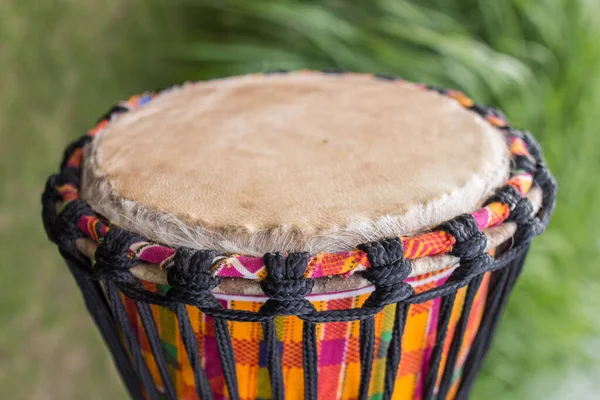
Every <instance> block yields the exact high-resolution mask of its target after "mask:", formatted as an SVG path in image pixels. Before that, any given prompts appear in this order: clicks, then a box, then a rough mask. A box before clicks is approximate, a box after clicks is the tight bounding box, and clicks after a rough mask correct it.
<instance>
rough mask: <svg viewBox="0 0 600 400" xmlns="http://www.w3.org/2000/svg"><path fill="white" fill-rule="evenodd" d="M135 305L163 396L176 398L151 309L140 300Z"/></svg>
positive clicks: (171, 399)
mask: <svg viewBox="0 0 600 400" xmlns="http://www.w3.org/2000/svg"><path fill="white" fill-rule="evenodd" d="M135 305H136V307H137V310H138V314H139V315H140V320H141V321H142V326H143V327H144V332H145V333H146V338H148V343H149V344H150V350H152V355H153V356H154V360H155V361H156V367H157V369H158V373H159V374H160V377H161V379H162V382H163V386H164V388H165V396H166V398H167V400H177V394H176V393H175V388H174V387H173V382H172V381H171V376H170V375H169V371H168V370H167V362H166V359H165V355H164V353H163V348H162V346H161V344H160V337H159V336H158V329H157V328H156V322H155V321H154V318H153V317H152V310H151V309H150V305H149V304H148V303H143V302H141V301H136V302H135Z"/></svg>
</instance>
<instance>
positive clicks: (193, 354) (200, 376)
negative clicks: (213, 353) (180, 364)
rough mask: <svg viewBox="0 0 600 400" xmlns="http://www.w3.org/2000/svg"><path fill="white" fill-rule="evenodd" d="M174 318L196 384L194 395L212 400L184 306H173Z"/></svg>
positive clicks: (194, 336)
mask: <svg viewBox="0 0 600 400" xmlns="http://www.w3.org/2000/svg"><path fill="white" fill-rule="evenodd" d="M175 316H176V317H177V322H178V323H179V334H180V335H181V341H182V342H183V347H184V348H185V352H186V354H187V356H188V360H189V361H190V365H191V367H192V370H193V371H194V382H195V383H196V393H197V394H198V398H200V399H202V400H204V399H207V400H209V399H212V398H213V395H212V390H211V389H210V384H209V383H208V378H207V377H206V373H205V372H204V368H202V365H201V364H200V349H199V348H198V341H197V340H196V335H195V334H194V329H193V328H192V324H191V323H190V317H189V315H188V312H187V309H186V307H185V305H184V304H178V305H176V306H175Z"/></svg>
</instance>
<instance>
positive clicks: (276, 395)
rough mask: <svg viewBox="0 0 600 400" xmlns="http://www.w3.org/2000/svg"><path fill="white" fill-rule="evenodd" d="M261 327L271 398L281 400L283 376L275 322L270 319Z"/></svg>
mask: <svg viewBox="0 0 600 400" xmlns="http://www.w3.org/2000/svg"><path fill="white" fill-rule="evenodd" d="M262 327H263V335H264V337H265V342H266V344H267V370H268V371H269V379H270V380H271V398H272V399H273V400H283V398H284V397H283V374H282V371H281V357H280V355H279V349H278V347H279V343H278V342H277V332H276V331H275V321H274V320H273V319H270V320H268V321H267V322H263V323H262Z"/></svg>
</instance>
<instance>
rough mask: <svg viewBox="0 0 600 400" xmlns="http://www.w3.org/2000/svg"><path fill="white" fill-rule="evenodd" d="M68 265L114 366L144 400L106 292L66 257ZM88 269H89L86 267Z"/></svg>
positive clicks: (136, 399)
mask: <svg viewBox="0 0 600 400" xmlns="http://www.w3.org/2000/svg"><path fill="white" fill-rule="evenodd" d="M65 260H66V261H67V265H68V267H69V269H70V270H71V273H72V274H73V277H74V278H75V281H76V282H77V285H78V286H79V288H80V289H81V293H82V295H83V299H84V301H85V305H86V307H87V309H88V311H89V312H90V314H91V315H92V318H93V319H94V322H96V325H97V326H98V328H99V329H100V333H101V334H102V337H103V338H104V341H105V342H106V344H107V345H108V348H109V349H110V352H111V354H112V357H113V361H114V364H115V365H116V367H117V370H118V371H119V373H120V375H121V378H122V379H123V382H125V386H126V387H127V390H128V391H129V394H130V395H131V398H132V399H134V400H144V396H143V395H142V393H141V391H140V388H141V387H140V381H139V378H138V376H137V374H136V373H135V371H134V369H133V367H132V365H131V360H130V359H129V357H128V356H127V351H126V350H125V347H124V346H123V342H122V341H121V339H120V337H119V332H118V331H117V326H116V322H115V320H114V317H113V316H112V314H111V312H110V306H109V304H108V302H107V300H106V297H105V295H104V292H103V291H102V289H101V288H100V284H99V283H98V282H95V281H92V280H91V279H90V277H89V274H88V275H86V274H84V273H82V272H81V271H80V268H81V266H79V265H78V264H77V263H76V262H74V261H72V260H70V258H69V257H65ZM86 268H87V267H86Z"/></svg>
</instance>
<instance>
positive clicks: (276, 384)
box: [259, 253, 318, 399]
mask: <svg viewBox="0 0 600 400" xmlns="http://www.w3.org/2000/svg"><path fill="white" fill-rule="evenodd" d="M308 256H309V255H308V253H290V254H289V255H288V256H287V257H285V256H284V255H283V254H282V253H267V254H265V255H264V257H263V259H264V262H265V270H266V272H267V276H266V278H265V279H263V280H262V281H261V283H260V286H261V288H262V290H263V292H264V293H265V294H266V295H267V296H268V297H269V300H267V301H266V302H265V304H263V305H262V307H261V308H260V311H259V312H260V313H263V314H265V315H272V316H273V318H274V316H275V315H297V316H299V317H300V318H303V319H304V317H306V316H309V315H314V314H315V313H316V310H315V308H314V306H313V305H312V304H311V303H310V302H309V301H308V300H306V298H305V297H306V296H307V295H309V294H310V293H311V291H312V288H313V285H314V281H313V280H311V279H306V278H305V277H304V273H305V271H306V267H307V265H308ZM263 332H264V336H265V340H266V342H267V359H268V363H267V368H268V371H269V376H270V379H271V393H272V396H273V399H283V375H282V371H281V357H280V355H279V348H278V347H279V344H278V341H277V336H276V332H275V324H274V320H273V319H269V320H267V321H265V322H263ZM302 361H303V364H304V366H305V367H308V368H309V370H305V379H304V392H305V393H306V394H307V395H308V396H316V392H317V387H318V382H317V373H316V368H317V347H316V337H315V328H314V323H313V322H311V321H308V320H305V321H304V327H303V336H302ZM307 375H308V378H309V379H307ZM309 398H310V397H309ZM312 398H314V397H312Z"/></svg>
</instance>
